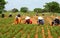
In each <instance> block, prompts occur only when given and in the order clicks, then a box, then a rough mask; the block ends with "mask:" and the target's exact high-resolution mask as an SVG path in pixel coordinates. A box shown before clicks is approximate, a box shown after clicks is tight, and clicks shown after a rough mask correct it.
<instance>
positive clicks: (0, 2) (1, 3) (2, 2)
mask: <svg viewBox="0 0 60 38" xmlns="http://www.w3.org/2000/svg"><path fill="white" fill-rule="evenodd" d="M5 4H6V2H5V0H0V13H2V12H3V10H4V8H5Z"/></svg>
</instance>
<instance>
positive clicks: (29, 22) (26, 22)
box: [25, 16, 32, 24]
mask: <svg viewBox="0 0 60 38" xmlns="http://www.w3.org/2000/svg"><path fill="white" fill-rule="evenodd" d="M25 24H32V21H31V19H30V17H29V16H26V18H25Z"/></svg>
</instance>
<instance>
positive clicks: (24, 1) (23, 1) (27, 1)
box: [5, 0, 60, 10]
mask: <svg viewBox="0 0 60 38" xmlns="http://www.w3.org/2000/svg"><path fill="white" fill-rule="evenodd" d="M5 1H6V2H7V4H6V5H5V10H11V9H13V8H17V9H18V10H20V8H21V7H28V8H29V10H33V9H34V8H44V7H43V5H45V3H48V2H52V1H56V2H58V3H60V2H59V1H60V0H5Z"/></svg>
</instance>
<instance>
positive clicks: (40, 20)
mask: <svg viewBox="0 0 60 38" xmlns="http://www.w3.org/2000/svg"><path fill="white" fill-rule="evenodd" d="M37 23H38V25H44V19H43V17H41V16H39V17H38V21H37Z"/></svg>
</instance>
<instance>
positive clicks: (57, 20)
mask: <svg viewBox="0 0 60 38" xmlns="http://www.w3.org/2000/svg"><path fill="white" fill-rule="evenodd" d="M59 24H60V20H59V18H58V17H55V19H54V20H53V21H52V25H59Z"/></svg>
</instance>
